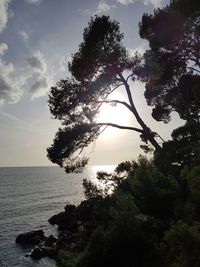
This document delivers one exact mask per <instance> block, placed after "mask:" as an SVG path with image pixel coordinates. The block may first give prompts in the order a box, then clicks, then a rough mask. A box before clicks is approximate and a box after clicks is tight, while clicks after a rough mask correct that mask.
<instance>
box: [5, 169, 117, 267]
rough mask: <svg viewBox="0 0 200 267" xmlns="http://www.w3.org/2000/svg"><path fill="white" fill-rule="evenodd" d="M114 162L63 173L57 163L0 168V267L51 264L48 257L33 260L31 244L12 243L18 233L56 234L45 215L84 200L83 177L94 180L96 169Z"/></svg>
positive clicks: (52, 263)
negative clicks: (47, 165) (29, 255)
mask: <svg viewBox="0 0 200 267" xmlns="http://www.w3.org/2000/svg"><path fill="white" fill-rule="evenodd" d="M114 167H115V166H114V165H106V166H102V165H101V166H90V167H87V168H86V169H85V171H84V172H83V173H81V174H66V173H65V172H64V170H63V169H61V168H59V167H54V166H50V167H11V168H10V167H9V168H7V167H5V168H4V167H3V168H0V267H12V266H20V267H54V266H56V264H55V261H54V260H53V259H49V258H46V257H45V258H43V259H41V260H33V259H31V258H30V257H27V256H26V255H27V254H29V253H30V251H31V247H22V246H21V245H18V244H16V243H15V239H16V237H17V236H18V235H19V234H22V233H25V232H28V231H32V230H39V229H42V230H43V231H44V232H45V235H47V236H48V235H50V234H53V235H54V236H57V234H58V233H57V229H56V226H52V225H50V224H49V223H48V219H49V218H50V217H51V216H53V215H54V214H57V213H59V212H61V211H64V207H65V205H67V204H74V205H78V204H79V203H80V202H81V201H82V200H84V193H83V187H82V181H83V178H87V179H90V180H92V181H94V182H95V179H96V172H97V171H102V170H103V171H108V172H109V171H112V170H113V169H114Z"/></svg>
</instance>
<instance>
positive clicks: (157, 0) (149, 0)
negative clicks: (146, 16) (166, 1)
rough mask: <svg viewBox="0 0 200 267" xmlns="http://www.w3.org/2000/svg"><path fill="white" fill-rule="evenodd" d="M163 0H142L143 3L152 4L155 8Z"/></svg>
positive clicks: (159, 5) (160, 4)
mask: <svg viewBox="0 0 200 267" xmlns="http://www.w3.org/2000/svg"><path fill="white" fill-rule="evenodd" d="M162 3H163V0H144V4H145V5H148V4H152V5H153V6H154V7H155V8H158V7H161V6H162Z"/></svg>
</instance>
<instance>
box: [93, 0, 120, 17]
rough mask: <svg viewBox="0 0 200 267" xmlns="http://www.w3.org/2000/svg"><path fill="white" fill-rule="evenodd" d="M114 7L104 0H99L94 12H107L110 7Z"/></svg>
mask: <svg viewBox="0 0 200 267" xmlns="http://www.w3.org/2000/svg"><path fill="white" fill-rule="evenodd" d="M114 7H116V6H115V5H109V4H108V3H107V2H106V0H100V1H99V4H98V6H97V10H96V12H95V14H99V13H105V12H108V11H109V10H110V9H112V8H114Z"/></svg>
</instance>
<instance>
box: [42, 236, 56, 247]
mask: <svg viewBox="0 0 200 267" xmlns="http://www.w3.org/2000/svg"><path fill="white" fill-rule="evenodd" d="M56 242H57V239H56V238H55V237H54V236H53V235H50V236H48V237H47V238H46V240H45V242H44V245H45V246H52V245H54V244H55V243H56Z"/></svg>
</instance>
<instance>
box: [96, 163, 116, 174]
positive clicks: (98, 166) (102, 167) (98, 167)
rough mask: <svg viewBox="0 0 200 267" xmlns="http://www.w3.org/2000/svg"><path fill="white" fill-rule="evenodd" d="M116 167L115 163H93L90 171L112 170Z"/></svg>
mask: <svg viewBox="0 0 200 267" xmlns="http://www.w3.org/2000/svg"><path fill="white" fill-rule="evenodd" d="M115 168H116V165H94V166H91V169H92V172H94V174H96V173H97V172H99V171H105V172H108V173H110V172H113V171H114V169H115Z"/></svg>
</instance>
